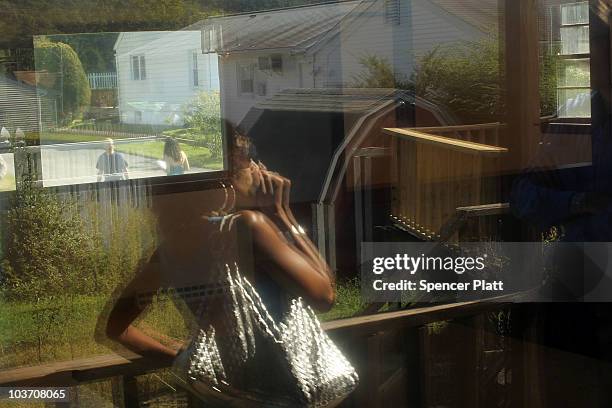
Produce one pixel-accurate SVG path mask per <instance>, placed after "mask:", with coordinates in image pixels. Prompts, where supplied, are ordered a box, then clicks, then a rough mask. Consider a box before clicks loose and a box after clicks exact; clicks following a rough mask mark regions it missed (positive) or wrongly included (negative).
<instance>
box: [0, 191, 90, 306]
mask: <svg viewBox="0 0 612 408" xmlns="http://www.w3.org/2000/svg"><path fill="white" fill-rule="evenodd" d="M7 228H8V231H9V232H8V237H7V238H8V239H7V248H6V252H5V254H6V255H5V259H4V261H3V268H2V269H3V282H2V283H3V285H2V286H3V287H4V289H5V293H6V294H7V296H8V297H9V298H12V299H19V300H32V301H40V300H41V299H44V298H49V297H52V296H54V295H56V294H62V293H88V292H92V291H93V289H94V287H93V286H94V281H93V276H92V271H94V270H95V269H94V258H93V256H92V254H93V253H94V251H93V247H94V243H95V240H94V239H93V237H92V236H91V235H90V234H88V233H87V232H86V231H85V229H84V226H83V223H82V221H81V219H80V217H79V215H78V210H77V208H76V203H75V202H70V201H66V202H61V201H59V200H58V199H57V198H56V197H54V196H53V195H51V194H50V193H49V192H47V191H45V190H44V189H43V188H42V187H37V186H35V185H34V184H33V183H31V182H28V181H24V182H22V183H21V186H20V188H19V189H18V190H17V192H16V195H15V199H14V202H13V206H12V208H11V209H10V210H9V211H8V214H7Z"/></svg>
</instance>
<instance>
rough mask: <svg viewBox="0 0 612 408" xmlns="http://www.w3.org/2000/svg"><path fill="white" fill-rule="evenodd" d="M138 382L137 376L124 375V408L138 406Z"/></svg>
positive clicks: (135, 407)
mask: <svg viewBox="0 0 612 408" xmlns="http://www.w3.org/2000/svg"><path fill="white" fill-rule="evenodd" d="M139 405H140V404H139V402H138V382H137V381H136V377H132V376H124V377H123V406H124V408H138V407H139Z"/></svg>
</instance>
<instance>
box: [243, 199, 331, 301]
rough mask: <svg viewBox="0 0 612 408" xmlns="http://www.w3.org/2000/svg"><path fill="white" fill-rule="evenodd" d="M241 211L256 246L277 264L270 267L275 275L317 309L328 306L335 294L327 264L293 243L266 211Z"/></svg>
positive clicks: (281, 282)
mask: <svg viewBox="0 0 612 408" xmlns="http://www.w3.org/2000/svg"><path fill="white" fill-rule="evenodd" d="M239 215H240V217H239V223H241V224H243V225H244V226H246V227H247V228H248V229H249V230H250V232H251V234H252V236H253V241H254V244H255V247H256V248H257V249H258V250H259V251H260V252H261V253H262V255H263V256H264V257H265V258H267V259H269V260H270V261H271V262H272V263H273V264H274V265H276V266H277V268H272V269H271V270H270V274H271V275H272V277H273V278H274V279H275V280H277V281H278V282H279V283H280V284H281V285H283V286H284V287H286V288H288V289H289V290H290V291H292V292H294V293H296V294H298V295H299V296H303V297H304V298H305V299H306V300H307V302H308V303H309V304H311V305H312V306H314V307H315V308H316V309H318V310H321V311H326V310H329V309H330V308H331V306H332V305H333V303H334V298H335V294H334V288H333V281H332V279H331V278H330V275H329V273H328V269H329V268H327V265H325V266H324V267H322V266H320V264H319V262H313V259H312V258H311V256H310V255H309V254H307V253H306V252H305V251H302V250H300V249H299V248H297V247H295V246H293V245H290V244H289V243H288V242H287V240H286V239H285V238H284V236H283V235H282V233H281V231H280V230H279V229H278V227H277V226H276V225H275V224H274V223H273V222H272V221H271V220H270V219H269V218H268V217H267V216H266V215H265V214H263V213H261V212H259V211H250V210H247V211H240V213H239Z"/></svg>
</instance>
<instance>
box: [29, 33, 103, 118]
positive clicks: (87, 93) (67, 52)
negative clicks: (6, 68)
mask: <svg viewBox="0 0 612 408" xmlns="http://www.w3.org/2000/svg"><path fill="white" fill-rule="evenodd" d="M34 57H35V60H36V70H37V71H47V72H48V73H50V74H54V75H55V78H54V79H53V80H52V81H50V82H49V83H47V84H45V83H44V81H43V83H41V84H40V85H39V86H42V87H45V85H46V86H47V89H48V90H50V91H52V92H53V93H56V94H58V95H59V98H60V100H59V101H58V110H60V111H61V114H62V119H63V120H64V121H70V120H72V119H73V118H77V117H80V115H81V114H82V112H83V108H84V107H86V106H88V105H89V104H90V100H91V89H90V88H89V81H88V80H87V75H86V74H85V70H84V69H83V65H82V64H81V60H80V59H79V57H78V55H77V54H76V52H74V50H73V49H72V47H70V46H69V45H68V44H65V43H62V42H51V41H49V40H47V39H43V40H40V41H37V42H36V44H35V48H34Z"/></svg>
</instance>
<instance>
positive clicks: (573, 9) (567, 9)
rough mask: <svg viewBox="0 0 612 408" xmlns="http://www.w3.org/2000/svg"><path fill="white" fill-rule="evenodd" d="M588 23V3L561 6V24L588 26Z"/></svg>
mask: <svg viewBox="0 0 612 408" xmlns="http://www.w3.org/2000/svg"><path fill="white" fill-rule="evenodd" d="M588 22H589V3H588V2H586V1H585V2H581V3H573V4H563V5H561V24H563V25H572V24H588Z"/></svg>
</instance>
